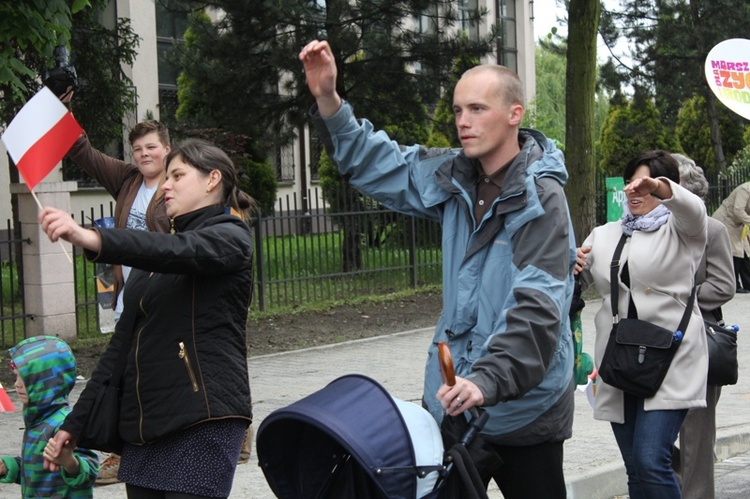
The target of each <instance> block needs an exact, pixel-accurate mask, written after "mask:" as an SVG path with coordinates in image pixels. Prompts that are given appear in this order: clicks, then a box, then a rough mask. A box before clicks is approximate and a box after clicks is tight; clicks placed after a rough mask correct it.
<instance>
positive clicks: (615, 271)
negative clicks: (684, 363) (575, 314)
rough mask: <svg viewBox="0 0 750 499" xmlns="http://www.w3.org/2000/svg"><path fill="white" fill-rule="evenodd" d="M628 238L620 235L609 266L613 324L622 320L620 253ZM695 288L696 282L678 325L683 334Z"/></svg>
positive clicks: (691, 309) (690, 311)
mask: <svg viewBox="0 0 750 499" xmlns="http://www.w3.org/2000/svg"><path fill="white" fill-rule="evenodd" d="M627 239H628V236H627V235H625V234H624V233H623V234H622V236H620V240H619V241H618V242H617V247H615V253H614V255H612V264H611V265H610V267H609V285H610V287H611V288H610V290H611V299H612V323H613V324H617V323H618V322H620V317H619V308H618V301H619V298H620V286H619V285H618V283H619V282H620V255H621V254H622V249H623V248H624V247H625V242H626V241H627ZM693 282H695V281H693ZM695 290H696V286H695V284H693V289H692V291H691V292H690V298H688V303H687V306H686V307H685V312H684V313H683V314H682V320H680V325H679V326H677V331H682V334H683V335H684V334H685V330H686V329H687V326H688V323H690V315H691V314H692V313H693V303H695Z"/></svg>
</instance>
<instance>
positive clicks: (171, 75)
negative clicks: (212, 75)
mask: <svg viewBox="0 0 750 499" xmlns="http://www.w3.org/2000/svg"><path fill="white" fill-rule="evenodd" d="M189 14H190V6H189V4H188V3H187V2H185V1H180V0H157V1H156V50H157V57H158V65H159V117H160V119H161V121H163V122H164V123H166V124H167V125H168V126H169V125H170V124H173V123H174V121H175V112H176V111H177V77H178V76H179V74H180V68H179V67H178V66H177V64H176V58H177V57H176V54H175V50H176V45H179V44H184V43H185V31H186V30H187V27H188V15H189Z"/></svg>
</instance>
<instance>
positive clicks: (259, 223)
mask: <svg viewBox="0 0 750 499" xmlns="http://www.w3.org/2000/svg"><path fill="white" fill-rule="evenodd" d="M254 236H255V237H254V239H255V268H256V269H257V275H258V280H257V281H256V282H255V290H256V291H257V292H258V310H260V311H261V312H265V310H266V278H265V269H264V267H263V215H262V214H261V213H260V210H259V211H258V215H257V216H256V217H255V234H254Z"/></svg>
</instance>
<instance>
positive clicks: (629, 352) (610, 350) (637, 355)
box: [599, 234, 695, 398]
mask: <svg viewBox="0 0 750 499" xmlns="http://www.w3.org/2000/svg"><path fill="white" fill-rule="evenodd" d="M626 239H627V236H626V235H625V234H623V235H622V237H621V238H620V241H619V242H618V243H617V248H616V249H615V254H614V256H613V257H612V265H611V267H610V286H611V289H612V296H611V299H612V316H613V319H612V321H613V324H612V331H611V332H610V333H609V341H608V342H607V348H606V350H605V351H604V357H603V358H602V362H601V366H600V367H599V376H601V378H602V380H603V381H604V382H605V383H607V384H608V385H611V386H614V387H615V388H619V389H620V390H622V391H624V392H626V393H630V394H632V395H636V396H638V397H644V398H649V397H653V396H654V394H656V392H657V391H658V390H659V387H660V386H661V383H662V381H664V377H665V376H666V375H667V371H668V370H669V365H670V364H671V363H672V359H673V358H674V355H675V353H676V352H677V349H678V348H679V346H680V344H681V343H682V337H683V335H684V334H685V329H686V328H687V325H688V323H689V322H690V314H691V313H692V311H693V302H694V301H695V286H693V290H692V292H691V294H690V298H689V299H688V303H687V306H686V307H685V313H684V314H682V320H681V321H680V325H679V326H678V327H677V330H676V331H670V330H669V329H665V328H663V327H661V326H657V325H656V324H652V323H650V322H647V321H642V320H639V319H622V320H620V317H619V314H618V298H619V292H618V289H619V286H618V282H619V271H620V254H621V253H622V248H623V246H625V240H626Z"/></svg>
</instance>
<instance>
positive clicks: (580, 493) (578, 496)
mask: <svg viewBox="0 0 750 499" xmlns="http://www.w3.org/2000/svg"><path fill="white" fill-rule="evenodd" d="M722 430H723V429H720V428H719V429H717V433H724V434H723V435H721V436H718V435H717V437H716V447H715V451H714V452H715V454H716V462H721V461H724V460H726V459H729V458H731V457H734V456H736V455H738V454H744V453H746V452H750V425H741V426H736V427H729V428H726V429H724V431H722ZM566 489H567V492H568V499H594V498H599V499H609V498H612V497H616V496H621V495H623V494H625V495H627V492H628V479H627V475H626V474H625V465H624V464H623V463H622V462H616V463H609V464H605V465H602V466H599V467H598V468H596V469H595V470H592V471H591V472H589V473H584V474H582V475H579V476H577V477H575V478H573V479H572V480H571V481H569V482H568V483H567V484H566Z"/></svg>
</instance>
